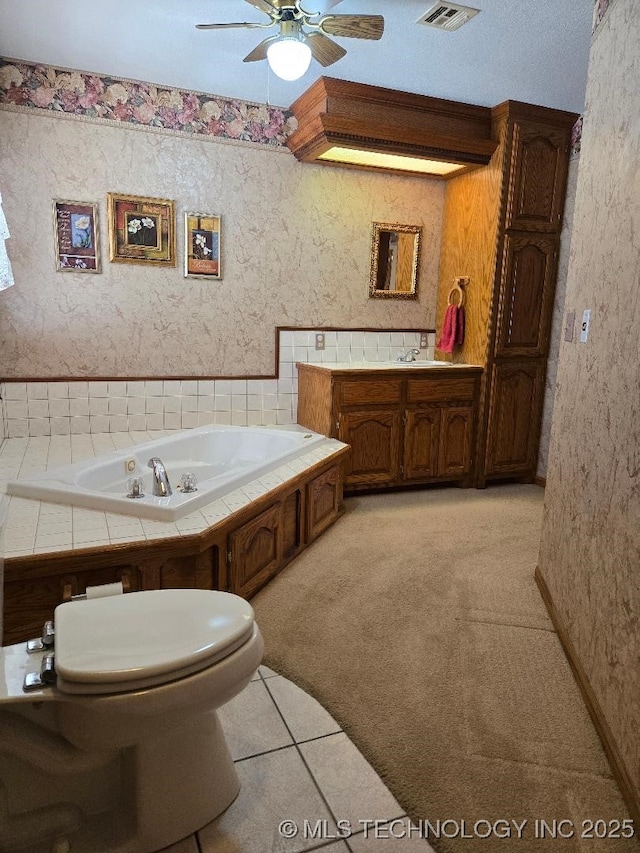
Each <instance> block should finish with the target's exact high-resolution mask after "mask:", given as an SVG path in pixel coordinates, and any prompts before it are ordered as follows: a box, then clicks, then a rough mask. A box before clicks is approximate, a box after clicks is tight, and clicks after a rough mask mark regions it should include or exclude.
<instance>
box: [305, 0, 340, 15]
mask: <svg viewBox="0 0 640 853" xmlns="http://www.w3.org/2000/svg"><path fill="white" fill-rule="evenodd" d="M338 3H342V0H299V2H298V6H299V8H300V11H301V12H304V13H305V14H306V15H310V16H311V17H314V16H315V15H326V14H327V12H328V11H329V9H333V7H334V6H337V5H338Z"/></svg>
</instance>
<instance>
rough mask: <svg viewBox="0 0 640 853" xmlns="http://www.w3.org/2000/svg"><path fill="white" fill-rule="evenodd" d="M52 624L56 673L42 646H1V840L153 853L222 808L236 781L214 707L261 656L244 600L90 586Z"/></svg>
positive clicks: (37, 851) (64, 852) (26, 846)
mask: <svg viewBox="0 0 640 853" xmlns="http://www.w3.org/2000/svg"><path fill="white" fill-rule="evenodd" d="M98 589H99V588H98ZM54 626H55V641H54V659H55V677H54V676H53V675H52V674H50V672H49V670H48V668H47V667H48V663H49V662H50V661H49V656H50V654H51V647H46V646H45V648H43V649H42V650H40V651H36V652H34V653H28V652H27V645H26V644H25V643H19V644H16V645H13V646H7V647H5V648H2V649H1V650H0V664H1V667H2V668H1V669H0V850H2V851H7V853H9V851H27V853H68V851H70V853H154V851H157V850H160V849H162V848H163V847H167V846H169V845H171V844H173V843H175V842H177V841H179V840H180V839H182V838H185V837H186V836H188V835H190V834H192V833H193V832H195V831H196V830H198V829H200V828H201V827H203V826H205V825H206V824H207V823H209V822H210V821H212V820H213V819H214V818H215V817H217V816H218V815H219V814H220V813H221V812H222V811H224V809H226V808H227V806H229V805H230V804H231V803H232V802H233V800H234V799H235V797H236V796H237V794H238V791H239V789H240V783H239V780H238V776H237V774H236V771H235V767H234V765H233V761H232V759H231V756H230V754H229V750H228V748H227V744H226V742H225V738H224V734H223V732H222V729H221V726H220V724H219V722H218V717H217V714H216V709H217V708H218V707H220V706H221V705H223V704H224V703H226V702H228V701H229V700H230V699H232V698H233V697H234V696H235V695H237V694H238V693H239V692H240V691H241V690H242V689H243V688H244V687H245V686H246V685H247V684H248V683H249V681H250V680H251V678H252V677H253V675H254V673H255V671H256V669H257V667H258V665H259V664H260V662H261V660H262V655H263V651H264V644H263V641H262V637H261V635H260V631H259V629H258V626H257V625H256V623H255V621H254V614H253V610H252V608H251V605H250V604H248V602H246V601H245V600H244V599H242V598H240V597H238V596H236V595H232V594H231V593H226V592H215V591H209V590H196V589H170V590H169V589H163V590H151V591H145V592H131V593H127V594H125V595H99V597H95V598H91V599H89V600H83V601H70V602H67V603H64V604H61V605H59V606H58V607H57V608H56V610H55V616H54ZM43 661H45V665H44V667H43ZM34 673H35V675H34ZM25 678H27V680H28V681H32V680H35V681H36V686H35V687H34V688H33V689H29V690H28V691H25V690H24V683H25ZM43 679H44V680H45V682H46V681H49V680H50V681H51V682H52V683H51V684H48V683H45V684H42V680H43Z"/></svg>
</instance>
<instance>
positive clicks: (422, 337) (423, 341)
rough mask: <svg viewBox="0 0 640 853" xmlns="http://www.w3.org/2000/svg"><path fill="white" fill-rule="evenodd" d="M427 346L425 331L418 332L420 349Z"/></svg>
mask: <svg viewBox="0 0 640 853" xmlns="http://www.w3.org/2000/svg"><path fill="white" fill-rule="evenodd" d="M428 346H429V341H428V339H427V333H426V332H420V349H426V348H427V347H428Z"/></svg>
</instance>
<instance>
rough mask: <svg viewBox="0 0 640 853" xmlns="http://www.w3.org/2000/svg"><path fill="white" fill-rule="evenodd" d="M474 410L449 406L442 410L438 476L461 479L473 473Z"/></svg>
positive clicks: (466, 407) (467, 407)
mask: <svg viewBox="0 0 640 853" xmlns="http://www.w3.org/2000/svg"><path fill="white" fill-rule="evenodd" d="M472 432H473V409H472V408H471V407H470V406H449V407H447V408H443V409H442V422H441V426H440V452H439V457H438V474H439V475H440V476H441V477H447V476H452V477H460V476H462V475H464V474H468V473H469V472H470V471H471V436H472Z"/></svg>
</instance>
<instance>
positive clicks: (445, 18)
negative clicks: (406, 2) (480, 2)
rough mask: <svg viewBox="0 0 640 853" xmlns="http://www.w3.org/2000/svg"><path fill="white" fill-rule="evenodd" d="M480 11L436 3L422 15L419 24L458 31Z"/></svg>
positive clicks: (457, 5) (458, 5)
mask: <svg viewBox="0 0 640 853" xmlns="http://www.w3.org/2000/svg"><path fill="white" fill-rule="evenodd" d="M479 11H480V9H471V8H470V7H469V6H460V4H458V3H457V4H456V5H455V6H454V5H453V4H452V3H436V5H435V6H432V7H431V8H430V9H429V11H428V12H425V13H424V15H421V16H420V17H419V18H418V20H417V22H416V23H418V24H425V25H426V26H427V27H437V28H438V29H439V30H457V29H459V28H460V27H461V26H462V25H463V24H466V23H467V21H470V20H471V18H473V17H474V16H475V15H477V14H478V12H479Z"/></svg>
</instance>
